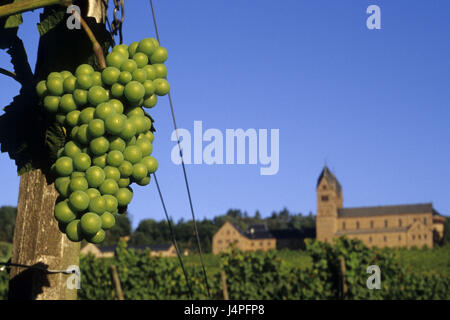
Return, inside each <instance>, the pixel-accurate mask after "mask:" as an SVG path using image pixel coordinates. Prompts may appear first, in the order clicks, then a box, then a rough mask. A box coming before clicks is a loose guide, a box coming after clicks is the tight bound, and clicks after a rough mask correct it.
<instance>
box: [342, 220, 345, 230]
mask: <svg viewBox="0 0 450 320" xmlns="http://www.w3.org/2000/svg"><path fill="white" fill-rule="evenodd" d="M342 230H345V221H344V222H342Z"/></svg>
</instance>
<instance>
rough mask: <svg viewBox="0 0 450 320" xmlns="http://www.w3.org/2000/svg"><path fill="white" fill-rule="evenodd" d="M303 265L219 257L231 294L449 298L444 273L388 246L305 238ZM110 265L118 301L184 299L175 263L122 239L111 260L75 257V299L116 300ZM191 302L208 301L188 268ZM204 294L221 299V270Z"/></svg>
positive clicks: (272, 256)
mask: <svg viewBox="0 0 450 320" xmlns="http://www.w3.org/2000/svg"><path fill="white" fill-rule="evenodd" d="M306 253H307V254H308V255H309V256H310V257H311V259H312V264H311V266H310V267H307V268H306V269H305V268H302V269H300V268H298V267H296V266H293V267H286V266H285V265H284V263H285V262H284V261H283V260H282V259H281V258H280V257H279V256H278V255H277V252H276V251H270V252H264V253H263V252H242V251H239V250H236V249H233V250H232V251H231V252H229V253H226V254H222V255H221V270H223V271H224V272H225V275H226V282H227V287H228V292H229V296H230V299H244V300H249V299H267V300H273V299H275V300H282V299H289V300H292V299H294V300H311V299H341V298H344V299H370V300H372V299H449V298H450V290H449V285H450V275H449V274H439V273H437V272H432V273H429V272H426V273H413V272H410V271H409V270H407V269H406V268H405V267H403V266H402V265H401V264H400V263H399V259H398V257H397V255H396V253H395V251H393V250H387V249H370V248H368V247H366V246H365V245H364V244H363V243H362V242H360V241H359V240H350V239H346V238H340V239H339V240H337V241H336V242H335V243H334V244H327V243H322V242H317V241H307V244H306ZM341 257H342V258H343V259H344V261H345V269H346V270H345V283H346V285H347V288H348V290H347V292H346V293H345V294H343V292H341V289H340V281H341V279H342V276H341V273H340V259H341ZM111 264H115V265H116V266H117V269H118V272H119V277H120V281H121V284H122V289H123V291H124V295H125V299H132V300H135V299H189V294H188V287H187V284H186V281H185V279H184V276H183V273H182V270H181V268H180V266H179V264H178V262H177V261H176V260H173V259H165V258H155V257H150V256H149V255H148V253H142V252H141V253H139V252H135V251H134V250H129V249H126V245H125V243H123V242H122V243H121V244H120V245H119V247H118V249H117V251H116V256H115V258H114V259H95V258H94V257H93V256H87V257H83V258H82V259H81V270H82V282H81V283H82V289H81V290H80V292H79V298H80V299H115V292H114V286H113V283H112V280H111V272H110V269H109V268H110V265H111ZM370 265H378V266H380V268H381V289H380V290H376V289H373V290H369V289H368V288H367V286H366V281H367V279H368V277H369V276H370V274H368V273H367V267H368V266H370ZM188 274H189V278H190V281H191V283H192V288H193V296H192V298H193V299H207V298H208V297H207V295H206V288H205V285H204V281H203V278H202V273H201V269H200V268H196V269H193V268H189V269H188ZM208 281H209V285H210V287H211V298H212V299H222V298H223V293H222V285H221V279H220V274H219V273H217V274H209V279H208Z"/></svg>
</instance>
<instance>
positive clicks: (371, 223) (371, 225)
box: [370, 221, 373, 229]
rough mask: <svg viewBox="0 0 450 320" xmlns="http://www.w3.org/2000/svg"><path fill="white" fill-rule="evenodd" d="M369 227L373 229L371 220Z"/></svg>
mask: <svg viewBox="0 0 450 320" xmlns="http://www.w3.org/2000/svg"><path fill="white" fill-rule="evenodd" d="M370 229H373V221H370Z"/></svg>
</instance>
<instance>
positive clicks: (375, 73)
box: [0, 0, 450, 226]
mask: <svg viewBox="0 0 450 320" xmlns="http://www.w3.org/2000/svg"><path fill="white" fill-rule="evenodd" d="M154 3H155V6H156V10H157V16H158V20H159V21H158V23H159V28H160V34H161V37H162V44H163V45H164V46H166V47H167V48H168V50H169V60H168V62H167V66H168V69H169V81H170V83H171V85H172V89H173V91H172V94H173V99H174V103H175V112H176V116H177V121H178V125H179V127H181V128H186V129H189V130H193V122H194V121H195V120H202V121H203V127H204V128H205V129H207V128H217V129H220V130H222V131H223V132H225V130H226V129H237V128H243V129H248V128H256V129H264V128H266V129H271V128H279V129H280V170H279V172H278V174H277V175H273V176H261V175H260V174H259V166H255V165H228V166H227V165H213V166H209V165H188V166H187V171H188V176H189V181H190V184H191V191H192V196H193V201H194V207H195V210H196V213H197V216H198V218H199V219H202V218H204V217H208V218H212V217H213V216H215V215H219V214H223V213H225V212H226V211H227V209H229V208H239V209H242V210H246V211H247V212H249V213H250V214H253V213H254V212H255V210H257V209H258V210H260V212H261V214H262V215H263V216H267V215H270V214H271V212H272V211H273V210H280V209H282V208H283V207H287V208H288V209H289V210H290V211H292V212H295V213H297V212H302V213H304V214H307V213H308V212H310V211H312V212H314V213H315V210H316V195H315V184H316V179H317V177H318V175H319V174H320V171H321V169H322V167H323V165H324V162H325V159H327V163H328V165H329V167H330V168H331V169H332V170H333V171H334V172H335V174H336V176H337V178H338V179H339V180H340V182H341V184H342V186H343V192H344V206H346V207H352V206H369V205H389V204H406V203H421V202H433V204H434V207H435V208H436V210H438V211H439V212H440V213H442V214H445V215H448V214H450V186H449V184H448V181H450V170H449V166H450V128H449V125H450V38H449V36H448V35H449V30H450V19H449V14H448V12H450V2H448V1H446V0H439V1H437V0H436V1H432V2H430V1H425V0H420V1H400V0H397V1H376V0H372V1H311V0H308V1H303V0H301V1H300V0H283V1H267V0H259V1H251V0H240V1H237V0H232V1H224V0H214V1H210V0H195V1H184V0H171V1H162V0H155V1H154ZM371 4H376V5H379V6H380V8H381V26H382V29H381V30H368V29H367V28H366V19H367V17H368V15H367V14H366V8H367V7H368V6H369V5H371ZM37 13H38V12H34V13H28V14H26V15H25V23H24V24H23V25H22V26H21V29H20V35H21V36H23V38H24V41H25V45H26V48H27V50H28V52H29V56H30V61H31V63H32V64H33V65H34V63H35V55H36V50H37V48H36V46H37V40H38V32H37V30H36V27H35V24H36V22H37V18H38V15H37ZM149 36H154V29H153V24H152V20H151V15H150V6H149V3H148V1H126V18H125V27H124V37H125V39H124V40H125V43H131V42H132V41H136V40H139V39H141V38H145V37H149ZM0 65H1V66H2V67H7V68H10V64H9V58H8V56H7V55H6V53H5V52H0ZM0 88H2V89H1V90H2V94H1V95H0V105H2V106H3V105H6V104H8V102H9V101H10V100H11V98H12V97H13V96H14V95H15V94H16V93H17V92H18V89H19V88H18V86H17V85H16V84H15V83H14V82H13V81H12V80H11V79H9V78H6V77H3V76H1V77H0ZM151 114H152V116H153V117H154V118H155V120H156V122H155V125H156V127H157V134H156V139H155V143H154V155H155V157H157V158H158V160H159V162H160V168H159V170H158V172H157V174H158V176H159V180H160V184H161V187H162V191H163V193H164V196H165V199H166V201H167V205H168V209H169V213H170V214H171V215H172V216H173V217H174V218H175V219H176V220H178V219H180V218H184V219H185V220H186V219H190V211H189V204H188V201H187V196H186V190H185V185H184V180H183V175H182V170H181V167H179V166H176V165H174V164H172V162H171V159H170V152H171V150H172V148H173V147H174V146H175V143H174V142H172V141H171V140H170V136H171V133H172V130H173V126H172V122H171V118H170V111H169V104H168V100H167V98H163V99H161V100H160V103H159V104H158V105H157V107H156V108H154V109H153V110H152V112H151ZM0 168H1V169H0V178H1V182H2V183H1V184H0V205H15V204H16V202H17V196H18V185H19V178H18V177H17V176H16V170H15V165H14V163H13V161H11V160H9V159H8V157H7V155H6V154H2V155H0ZM134 189H135V198H134V200H133V202H132V204H131V205H130V207H129V210H130V212H131V214H132V216H133V225H134V226H136V225H137V223H138V222H139V220H141V219H144V218H154V219H157V220H159V219H163V218H164V213H163V211H162V207H161V203H160V201H159V198H158V196H157V191H156V188H155V185H154V183H151V184H150V185H149V186H148V187H145V188H143V187H135V188H134Z"/></svg>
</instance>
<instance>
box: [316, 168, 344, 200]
mask: <svg viewBox="0 0 450 320" xmlns="http://www.w3.org/2000/svg"><path fill="white" fill-rule="evenodd" d="M322 178H325V179H327V181H328V183H329V184H330V185H332V186H336V191H337V193H338V194H339V193H341V190H342V187H341V184H340V183H339V181H338V179H336V177H335V176H334V174H333V173H331V171H330V169H328V167H327V166H325V167H324V168H323V170H322V172H321V173H320V176H319V179H317V185H316V188H317V187H318V186H319V183H320V181H322Z"/></svg>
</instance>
